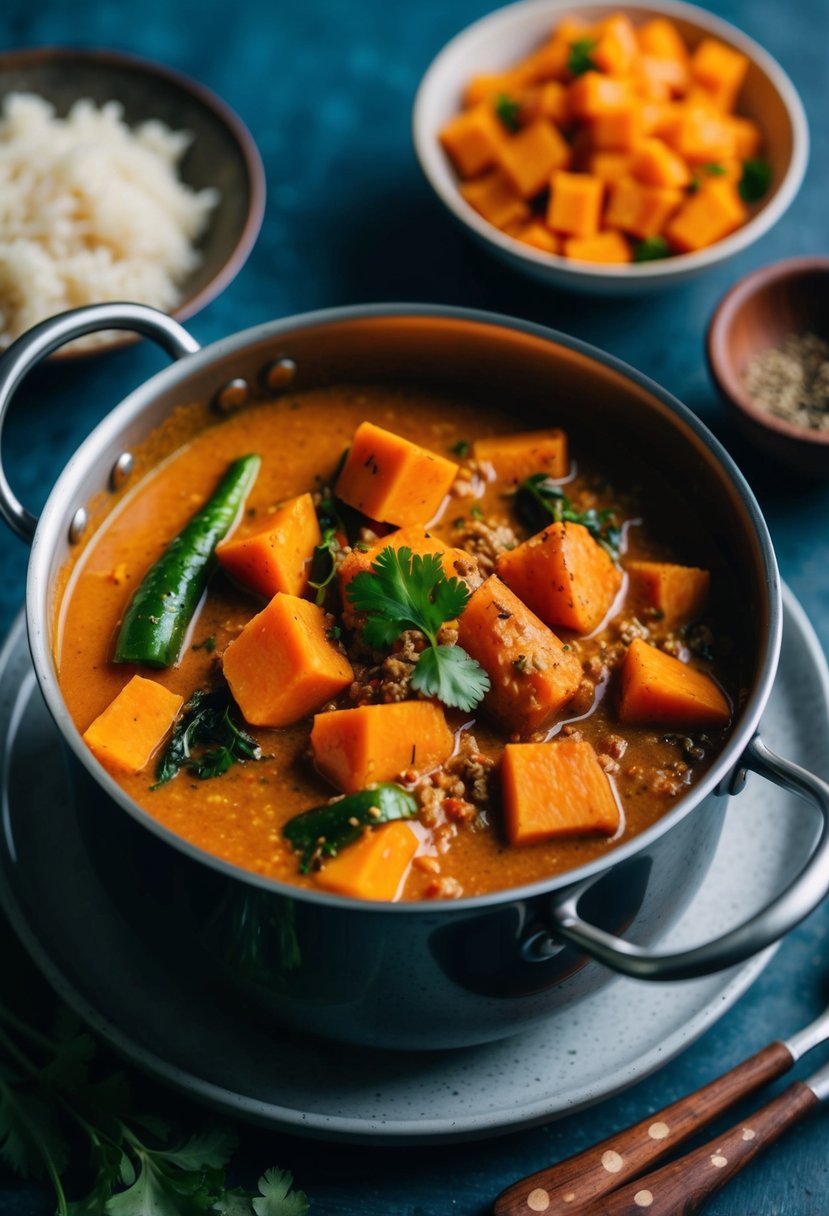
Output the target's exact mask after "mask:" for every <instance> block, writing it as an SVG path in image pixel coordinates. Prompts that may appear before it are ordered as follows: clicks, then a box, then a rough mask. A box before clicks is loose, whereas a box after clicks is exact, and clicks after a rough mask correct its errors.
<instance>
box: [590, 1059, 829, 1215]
mask: <svg viewBox="0 0 829 1216" xmlns="http://www.w3.org/2000/svg"><path fill="white" fill-rule="evenodd" d="M817 1105H818V1099H817V1098H816V1097H815V1095H814V1094H813V1093H812V1091H811V1089H809V1087H808V1085H804V1084H803V1082H802V1081H795V1083H794V1084H793V1085H790V1086H789V1088H788V1089H786V1090H784V1091H783V1093H782V1094H780V1096H779V1097H777V1098H775V1099H774V1100H773V1101H772V1102H769V1104H768V1106H763V1107H761V1109H760V1110H758V1111H755V1113H754V1114H753V1115H751V1116H750V1117H749V1118H748V1119H746V1120H745V1122H744V1123H737V1124H735V1126H734V1127H732V1128H731V1129H730V1130H729V1131H727V1132H725V1134H724V1135H722V1136H719V1137H717V1138H716V1139H715V1140H709V1142H708V1143H707V1144H704V1145H703V1146H702V1147H701V1148H697V1149H694V1151H693V1152H692V1153H687V1154H686V1156H684V1157H680V1158H679V1160H678V1161H671V1162H670V1163H669V1164H668V1165H663V1166H662V1168H661V1169H658V1170H655V1171H654V1173H652V1174H646V1175H645V1176H644V1178H638V1179H637V1180H636V1181H635V1182H630V1183H628V1185H627V1186H625V1187H622V1189H621V1190H619V1191H614V1192H613V1194H612V1195H604V1196H602V1198H600V1199H597V1200H594V1201H593V1202H592V1203H588V1204H587V1205H586V1206H585V1207H578V1208H576V1212H577V1213H578V1216H642V1214H643V1213H644V1212H647V1213H648V1216H680V1214H681V1216H691V1213H692V1212H698V1211H699V1210H700V1209H701V1208H702V1206H703V1204H705V1203H706V1201H707V1200H708V1199H710V1197H711V1196H712V1195H713V1194H714V1192H715V1191H718V1190H719V1189H720V1187H721V1186H724V1185H725V1183H726V1182H728V1180H729V1178H733V1177H734V1175H735V1174H736V1173H738V1172H739V1171H740V1170H741V1169H742V1168H743V1166H745V1165H748V1163H749V1161H751V1159H752V1158H753V1157H755V1156H756V1155H757V1154H758V1153H760V1152H762V1151H763V1149H765V1148H768V1146H769V1145H770V1144H773V1143H774V1141H775V1140H777V1138H778V1137H779V1136H781V1135H782V1134H783V1132H784V1131H785V1130H786V1129H787V1128H788V1127H791V1126H792V1124H794V1123H797V1122H798V1121H799V1120H800V1119H802V1118H803V1117H804V1115H807V1114H808V1113H809V1111H810V1110H813V1109H814V1107H815V1106H817Z"/></svg>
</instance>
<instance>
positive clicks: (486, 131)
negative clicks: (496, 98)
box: [438, 102, 507, 177]
mask: <svg viewBox="0 0 829 1216" xmlns="http://www.w3.org/2000/svg"><path fill="white" fill-rule="evenodd" d="M438 137H439V139H440V142H441V143H442V144H443V146H444V148H445V149H446V151H447V153H448V154H449V156H451V158H452V160H453V162H454V164H455V168H456V169H457V170H458V172H459V173H460V175H461V177H476V176H477V175H478V174H479V173H483V171H484V170H485V169H490V168H492V166H493V165H494V164H495V162H496V160H497V159H498V151H499V149H500V147H501V145H502V144H503V143H505V142H506V138H507V133H506V130H505V129H504V125H503V123H502V122H501V120H500V119H499V118H498V115H497V114H496V113H495V111H494V110H493V109H492V106H491V105H489V104H487V103H486V102H482V103H481V104H480V105H477V106H475V107H474V108H473V109H471V110H464V111H463V113H462V114H456V115H455V117H454V118H450V119H449V122H447V123H446V124H445V125H444V126H443V127H442V128H441V130H440V132H439V136H438Z"/></svg>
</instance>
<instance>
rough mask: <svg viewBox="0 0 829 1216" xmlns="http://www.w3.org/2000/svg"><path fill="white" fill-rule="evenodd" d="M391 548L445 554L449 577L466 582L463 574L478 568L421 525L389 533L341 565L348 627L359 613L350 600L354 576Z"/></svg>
mask: <svg viewBox="0 0 829 1216" xmlns="http://www.w3.org/2000/svg"><path fill="white" fill-rule="evenodd" d="M388 548H391V549H403V548H406V549H411V551H412V553H419V554H421V555H424V554H426V553H441V554H443V557H442V559H441V566H442V567H443V572H444V574H445V575H446V577H447V578H460V579H461V580H462V581H466V580H465V579H464V574H465V573H466V574H472V573H473V572H474V571H475V570H476V569H477V565H476V562H475V558H474V557H472V556H471V555H470V554H469V553H467V552H466V550H464V549H454V548H452V546H451V545H448V544H447V543H446V541H445V540H439V539H438V537H436V536H430V535H429V533H428V532H427V531H426V529H425V528H423V527H421V526H420V525H419V524H415V525H414V526H413V527H411V528H398V530H397V531H396V532H390V533H389V535H388V536H381V537H380V539H379V540H377V541H375V542H374V544H373V545H370V546H369V548H368V549H352V551H351V552H350V553H349V554H348V556H347V557H345V558H343V560H342V562H341V563H340V568H339V570H338V571H337V575H338V578H339V581H340V600H341V602H342V606H343V618H344V620H345V623H346V624H347V625H348V626H349V627H353V626H354V624H355V622H356V620H357V614H356V613H355V612H354V609H353V608H352V607H351V605H350V602H349V599H348V585H349V583H350V582H351V580H352V579H353V578H354V576H355V574H359V573H360V572H361V571H363V570H366V571H370V570H371V567H372V565H373V563H374V562H376V561H377V558H378V556H379V555H380V554H381V553H382V552H383V550H384V549H388ZM474 581H475V582H477V581H478V579H477V578H475V579H474Z"/></svg>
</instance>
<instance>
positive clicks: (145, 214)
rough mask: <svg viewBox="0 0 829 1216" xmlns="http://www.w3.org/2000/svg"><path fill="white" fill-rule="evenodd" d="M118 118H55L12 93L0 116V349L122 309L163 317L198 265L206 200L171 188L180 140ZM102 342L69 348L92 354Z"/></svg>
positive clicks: (37, 100) (185, 140) (108, 114)
mask: <svg viewBox="0 0 829 1216" xmlns="http://www.w3.org/2000/svg"><path fill="white" fill-rule="evenodd" d="M122 115H123V108H122V106H121V105H120V104H119V103H118V102H116V101H108V102H106V103H105V105H103V106H101V107H100V108H98V107H97V106H95V105H94V104H93V103H92V102H91V101H88V100H84V101H78V102H76V103H75V104H74V105H73V106H72V109H71V110H70V111H69V114H68V115H67V117H66V118H57V117H56V116H55V110H54V107H53V106H52V105H50V104H49V102H47V101H45V100H44V99H43V98H42V97H37V96H35V95H33V94H29V93H12V94H9V95H8V97H7V98H6V99H5V102H4V105H3V111H2V114H1V115H0V349H2V348H3V347H6V346H8V345H9V343H10V342H11V341H12V340H13V339H14V338H16V337H17V336H18V335H20V334H21V333H23V332H24V330H27V329H29V328H30V327H31V326H32V325H35V324H36V323H37V322H38V321H42V320H43V319H44V318H45V317H50V316H53V315H54V314H55V313H58V312H63V311H64V310H65V309H67V308H75V307H77V306H78V305H81V304H92V303H101V302H105V301H108V300H132V301H137V302H140V303H143V304H151V305H154V306H155V307H156V308H160V309H163V310H164V311H170V310H171V309H174V308H175V307H176V305H177V304H178V303H179V302H180V299H181V296H180V292H179V284H180V283H181V282H182V280H183V279H184V278H185V277H186V276H187V275H188V274H189V273H190V272H191V271H192V270H193V269H194V268H195V267H196V266H197V265H198V264H199V261H200V255H199V254H198V252H197V251H196V250H195V248H194V246H193V243H194V241H196V240H197V239H198V237H199V235H200V234H201V233H202V232H203V231H204V229H205V228H206V226H207V222H208V216H209V213H210V211H211V209H212V208H213V207H214V206H215V205H216V202H217V201H218V197H219V196H218V192H217V191H216V190H213V189H207V190H200V191H198V192H196V191H194V190H192V189H190V188H189V187H188V186H185V185H184V184H183V183H182V182H181V181H180V180H179V178H178V164H179V162H180V160H181V158H182V156H183V155H184V152H185V151H186V149H187V147H188V146H189V144H190V142H191V139H192V137H191V135H190V134H189V133H188V132H186V131H171V130H170V128H169V127H167V126H165V125H164V124H163V123H161V122H157V121H152V122H145V123H143V124H142V125H141V126H139V127H137V128H136V129H135V130H134V131H133V130H131V129H130V128H129V127H128V126H127V125H126V123H125V122H124V121H123V118H122ZM106 338H107V335H104V334H97V335H92V337H91V338H84V339H80V340H79V343H78V345H80V343H81V342H82V343H83V344H84V345H92V344H100V343H101V342H102V341H105V340H106Z"/></svg>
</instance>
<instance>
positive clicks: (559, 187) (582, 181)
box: [547, 169, 604, 236]
mask: <svg viewBox="0 0 829 1216" xmlns="http://www.w3.org/2000/svg"><path fill="white" fill-rule="evenodd" d="M603 196H604V182H602V181H599V179H598V178H597V177H591V176H590V174H589V173H567V172H565V171H564V170H563V169H560V170H559V171H558V172H557V173H554V174H553V176H552V178H551V180H550V202H549V206H548V209H547V223H548V224H549V225H550V227H551V228H553V229H555V231H556V232H562V233H564V235H565V236H593V235H594V234H595V233H596V232H598V231H599V220H600V219H601V214H602V198H603Z"/></svg>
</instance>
